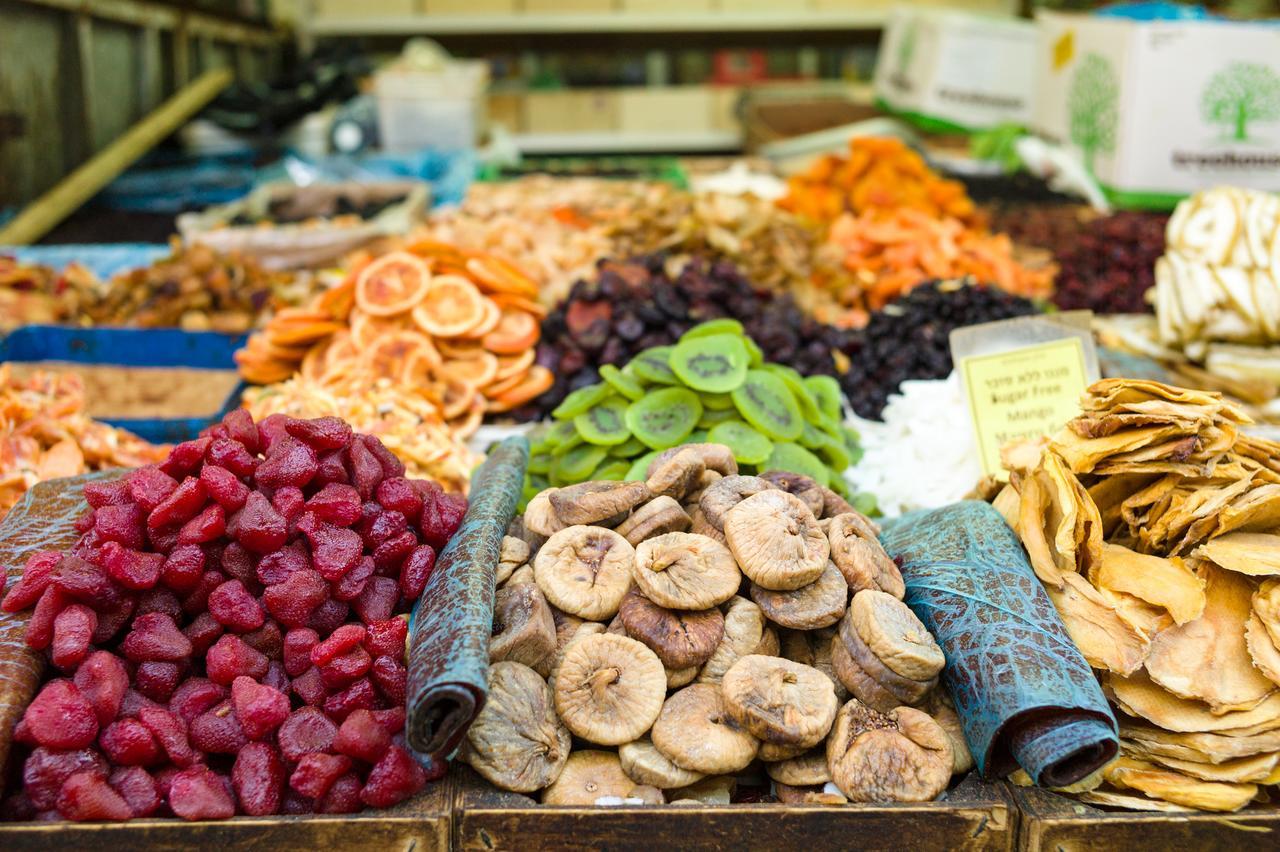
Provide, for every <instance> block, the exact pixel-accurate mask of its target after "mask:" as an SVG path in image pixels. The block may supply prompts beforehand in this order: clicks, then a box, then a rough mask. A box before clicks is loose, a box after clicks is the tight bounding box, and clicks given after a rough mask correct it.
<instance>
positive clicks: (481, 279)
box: [467, 256, 538, 299]
mask: <svg viewBox="0 0 1280 852" xmlns="http://www.w3.org/2000/svg"><path fill="white" fill-rule="evenodd" d="M467 272H468V273H470V275H471V277H472V278H474V279H475V280H476V282H477V283H479V285H480V286H481V287H482V288H484V289H485V290H486V291H488V292H492V293H509V294H511V295H513V296H524V297H526V298H529V299H536V298H537V297H538V285H537V284H536V283H534V281H533V280H532V279H530V278H529V277H528V276H527V275H525V274H524V273H523V272H520V271H519V270H518V269H516V268H515V267H514V266H511V265H510V264H508V263H503V262H502V261H500V260H499V259H498V258H496V257H491V256H480V257H473V258H471V259H469V260H468V261H467Z"/></svg>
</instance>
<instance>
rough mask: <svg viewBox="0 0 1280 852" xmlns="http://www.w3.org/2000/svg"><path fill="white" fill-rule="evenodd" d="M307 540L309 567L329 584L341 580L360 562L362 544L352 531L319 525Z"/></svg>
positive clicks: (329, 525) (328, 525) (330, 525)
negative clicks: (309, 547)
mask: <svg viewBox="0 0 1280 852" xmlns="http://www.w3.org/2000/svg"><path fill="white" fill-rule="evenodd" d="M308 538H309V539H310V541H311V566H312V567H313V568H315V569H316V570H317V571H319V572H320V576H322V577H324V578H325V579H326V580H328V581H329V582H331V583H332V582H335V581H337V580H339V579H341V577H342V575H343V574H345V573H347V572H348V571H350V570H351V569H352V568H354V567H355V565H356V563H357V562H359V561H360V556H361V552H362V550H363V543H362V542H361V540H360V536H359V535H357V534H356V533H355V531H353V530H349V529H343V528H341V527H335V526H333V525H332V524H321V526H320V529H318V530H316V531H315V533H314V534H313V535H309V536H308Z"/></svg>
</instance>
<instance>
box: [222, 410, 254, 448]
mask: <svg viewBox="0 0 1280 852" xmlns="http://www.w3.org/2000/svg"><path fill="white" fill-rule="evenodd" d="M222 426H223V428H225V429H226V430H227V437H228V438H230V439H231V440H233V441H239V442H240V443H241V444H244V448H245V449H246V450H248V451H249V452H251V453H256V452H258V451H259V450H261V449H262V443H261V440H262V439H261V436H259V435H258V426H257V424H256V423H254V422H253V415H252V414H250V413H249V412H248V410H247V409H244V408H233V409H231V410H230V411H228V412H227V413H226V415H225V416H224V417H223V418H222Z"/></svg>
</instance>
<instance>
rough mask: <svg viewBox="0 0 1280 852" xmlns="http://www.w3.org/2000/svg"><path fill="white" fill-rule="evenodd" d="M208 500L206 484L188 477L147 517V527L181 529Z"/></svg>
mask: <svg viewBox="0 0 1280 852" xmlns="http://www.w3.org/2000/svg"><path fill="white" fill-rule="evenodd" d="M208 499H209V495H208V494H207V493H206V492H205V490H204V483H203V482H201V481H200V480H199V479H197V478H196V477H194V476H188V477H187V478H186V479H184V480H182V482H181V483H180V484H179V485H178V487H177V488H175V489H174V490H173V493H172V494H170V495H169V496H168V497H166V498H165V499H164V500H163V501H162V502H161V503H160V505H158V506H156V507H155V508H154V509H152V510H151V512H150V514H148V515H147V526H149V527H151V528H152V529H160V528H162V527H180V526H182V525H183V524H185V523H186V522H187V521H189V520H191V519H192V518H194V517H195V516H196V515H197V514H198V513H199V512H200V509H201V508H202V507H203V506H204V504H205V501H207V500H208ZM108 537H109V536H108Z"/></svg>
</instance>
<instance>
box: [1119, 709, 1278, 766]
mask: <svg viewBox="0 0 1280 852" xmlns="http://www.w3.org/2000/svg"><path fill="white" fill-rule="evenodd" d="M1120 736H1121V738H1122V739H1125V740H1129V741H1132V742H1134V743H1137V744H1140V745H1142V746H1143V747H1144V748H1146V750H1147V751H1149V752H1151V753H1152V754H1159V755H1163V756H1166V757H1174V758H1177V759H1179V760H1194V761H1196V762H1197V763H1222V762H1224V761H1228V760H1235V759H1237V758H1241V757H1252V756H1253V755H1255V754H1265V753H1267V752H1274V751H1280V729H1278V730H1273V731H1268V732H1266V733H1261V734H1254V735H1253V736H1247V737H1235V736H1226V735H1224V734H1220V733H1218V734H1209V733H1175V732H1174V731H1166V730H1163V729H1160V728H1154V727H1151V726H1150V725H1144V724H1141V723H1139V722H1131V721H1129V720H1127V719H1125V720H1122V721H1121V722H1120Z"/></svg>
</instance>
